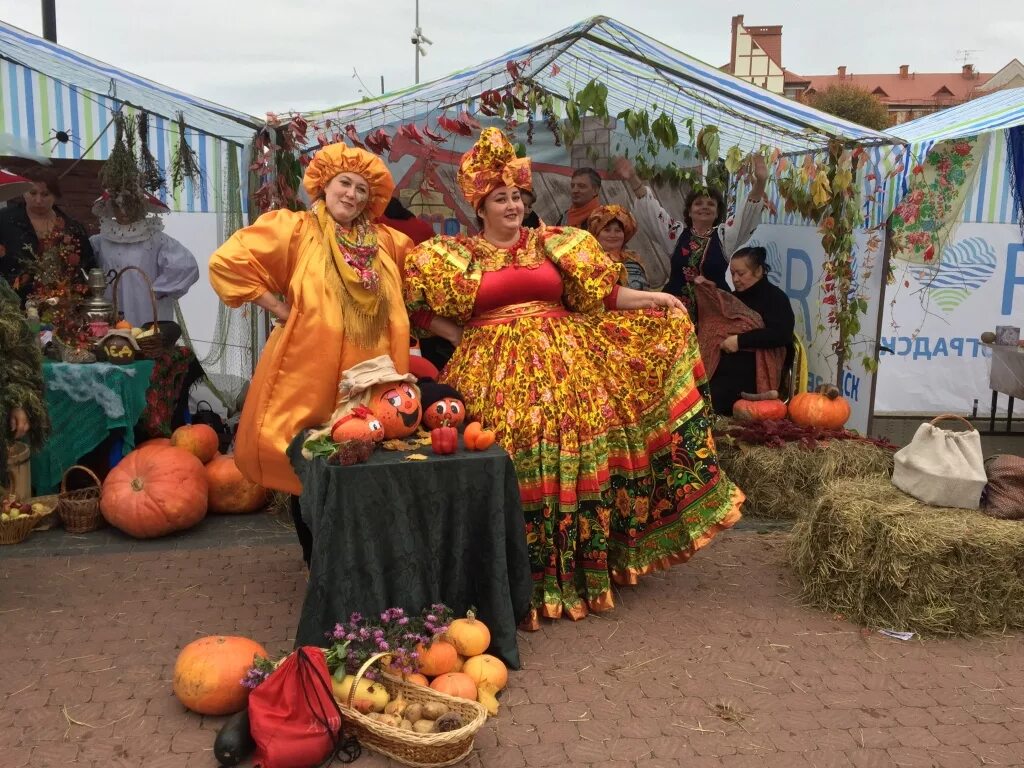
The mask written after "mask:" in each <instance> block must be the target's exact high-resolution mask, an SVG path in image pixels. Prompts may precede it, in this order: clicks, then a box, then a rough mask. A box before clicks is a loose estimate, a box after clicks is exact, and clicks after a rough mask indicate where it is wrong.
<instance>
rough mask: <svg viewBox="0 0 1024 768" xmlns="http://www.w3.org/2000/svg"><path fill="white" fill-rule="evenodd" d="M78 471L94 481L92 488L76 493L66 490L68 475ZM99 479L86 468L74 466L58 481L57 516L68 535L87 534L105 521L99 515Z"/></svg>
mask: <svg viewBox="0 0 1024 768" xmlns="http://www.w3.org/2000/svg"><path fill="white" fill-rule="evenodd" d="M75 469H80V470H81V471H83V472H85V473H87V474H88V475H89V477H91V478H92V479H93V480H95V481H96V487H94V488H80V489H79V490H77V491H69V490H67V483H68V475H69V474H70V473H71V472H72V470H75ZM102 485H103V484H102V483H101V482H100V479H99V478H98V477H96V474H95V473H94V472H93V471H92V470H91V469H89V468H88V467H83V466H82V465H80V464H75V465H74V466H73V467H68V468H67V471H65V472H64V476H63V477H61V479H60V495H59V496H58V497H57V514H58V515H59V516H60V521H61V523H62V524H63V526H64V530H66V531H67V532H68V533H88V532H89V531H95V530H96V529H97V528H101V527H102V526H103V525H104V524H105V523H106V521H105V520H104V519H103V515H101V514H100V488H101V487H102Z"/></svg>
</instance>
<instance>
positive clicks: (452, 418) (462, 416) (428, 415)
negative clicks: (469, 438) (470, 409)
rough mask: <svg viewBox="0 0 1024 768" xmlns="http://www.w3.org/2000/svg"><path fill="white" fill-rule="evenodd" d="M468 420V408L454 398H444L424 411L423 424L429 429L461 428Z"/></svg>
mask: <svg viewBox="0 0 1024 768" xmlns="http://www.w3.org/2000/svg"><path fill="white" fill-rule="evenodd" d="M465 420H466V406H465V405H464V404H463V402H462V401H461V400H456V399H455V398H454V397H443V398H441V399H440V400H438V401H437V402H436V403H431V404H430V405H428V406H427V407H426V408H424V409H423V424H424V426H426V427H427V429H437V428H438V427H444V426H448V427H460V426H462V422H464V421H465Z"/></svg>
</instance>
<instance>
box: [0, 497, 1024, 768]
mask: <svg viewBox="0 0 1024 768" xmlns="http://www.w3.org/2000/svg"><path fill="white" fill-rule="evenodd" d="M292 536H293V534H292V533H291V532H290V531H289V530H288V529H287V527H286V526H284V525H282V524H281V523H280V522H278V521H277V520H276V519H274V518H272V517H271V516H269V515H261V516H256V517H253V518H248V519H245V520H242V519H236V520H232V521H229V522H224V521H220V522H218V523H217V524H212V523H211V524H208V525H204V527H203V528H201V529H200V530H199V531H194V532H191V533H189V534H185V535H183V536H179V537H176V538H174V539H167V540H160V541H158V542H142V543H136V542H130V541H129V540H127V539H125V538H123V537H120V536H119V535H118V534H116V532H97V533H95V534H86V535H83V536H80V537H71V536H68V535H67V534H63V533H59V532H47V533H36V534H33V538H32V539H30V540H29V541H28V542H26V543H25V544H24V545H19V546H16V547H4V548H2V549H0V576H2V580H3V581H2V588H0V628H2V632H0V637H2V638H3V640H2V642H0V702H2V706H0V768H17V767H20V766H32V768H48V767H50V766H54V767H56V766H69V765H74V766H83V767H85V768H93V767H94V768H109V767H115V768H128V767H131V768H135V767H138V768H142V767H143V766H144V767H145V768H215V766H216V761H215V759H214V757H213V753H212V744H213V738H214V735H215V733H216V730H217V728H218V727H219V724H220V723H221V722H222V718H204V717H200V716H197V715H194V714H192V713H189V712H187V711H185V710H184V709H183V708H182V707H181V705H180V704H178V702H177V701H176V700H175V698H174V697H173V695H172V693H171V682H170V680H171V672H172V668H173V665H174V659H175V656H176V654H177V652H178V650H179V649H180V648H181V647H182V646H184V645H185V644H186V643H188V642H189V641H191V640H192V639H194V638H196V637H199V636H201V635H206V634H214V633H223V634H241V635H246V636H250V637H253V638H255V639H258V640H260V641H261V642H262V643H264V644H265V645H266V646H267V648H268V650H270V651H271V652H272V653H280V654H283V653H285V652H287V651H288V650H290V649H291V647H292V638H293V634H294V630H295V626H296V623H297V618H298V613H299V609H300V605H301V601H302V597H303V594H304V590H305V578H304V576H303V569H302V565H301V560H300V558H299V554H298V547H297V545H296V544H295V542H294V539H293V538H292ZM785 539H786V534H785V533H779V532H769V533H764V532H758V531H753V530H749V529H748V530H742V531H732V532H729V533H728V534H725V535H723V536H721V537H720V538H719V540H717V541H716V542H715V543H714V544H713V545H712V546H711V547H710V548H709V549H708V550H706V551H705V552H702V553H701V554H700V555H698V556H697V557H695V558H694V559H693V560H692V561H691V562H690V563H689V564H688V565H685V566H682V567H678V568H675V569H673V570H672V571H670V572H668V573H664V574H657V575H654V576H652V577H649V578H647V579H646V580H645V581H643V582H642V584H641V585H640V586H639V587H637V588H627V589H624V590H622V591H620V592H619V593H618V598H617V600H618V607H617V608H616V610H615V611H613V612H611V613H608V614H604V615H601V616H596V617H591V618H588V619H587V620H585V621H582V622H578V623H573V622H570V621H560V622H555V623H551V624H549V625H547V626H545V627H544V629H543V630H541V631H540V632H537V633H521V634H520V648H521V651H522V657H523V661H524V669H523V670H522V671H519V672H515V673H513V674H512V676H511V682H510V685H509V688H508V689H507V691H506V692H505V693H504V695H503V697H502V709H501V714H500V715H499V716H498V717H497V718H494V719H491V720H490V721H489V722H488V723H487V725H486V726H485V727H484V728H483V730H482V731H481V732H480V733H479V735H478V737H477V740H476V746H477V751H476V752H475V753H474V755H473V756H472V757H471V758H470V759H469V760H467V761H466V763H465V765H467V766H471V767H473V768H478V767H483V768H520V767H521V766H550V765H572V766H595V767H597V766H600V767H601V768H676V767H677V766H683V767H685V768H775V767H778V768H810V767H812V766H813V767H814V768H849V767H850V766H855V767H856V768H875V767H876V766H877V767H878V768H882V767H885V768H888V767H889V766H903V767H905V768H916V767H917V766H921V767H922V768H924V767H928V768H961V767H964V768H966V767H967V766H995V765H1001V766H1015V765H1024V643H1022V641H1021V638H1020V637H1019V636H1015V635H1005V636H1004V635H1001V636H994V637H985V638H980V639H978V638H976V639H972V640H961V639H952V640H924V641H922V640H920V639H915V640H913V641H909V642H903V641H899V640H891V639H888V638H886V637H883V636H881V635H879V634H877V633H871V632H866V631H862V630H861V629H860V628H858V627H855V626H852V625H850V624H848V623H846V622H844V621H842V620H841V619H839V618H837V617H831V616H826V615H822V614H820V613H817V612H814V611H812V610H808V609H805V608H803V607H801V606H800V605H799V604H798V602H797V601H796V599H795V596H794V593H795V590H794V584H793V582H792V580H791V577H790V576H789V575H788V572H787V570H786V568H785V565H784V561H783V554H784V548H785ZM356 765H359V766H363V767H364V768H380V767H383V766H389V765H392V764H391V763H390V762H389V761H387V760H384V759H383V758H380V757H379V756H376V755H374V754H373V753H365V754H364V756H363V757H362V758H360V760H359V761H358V762H357V763H356Z"/></svg>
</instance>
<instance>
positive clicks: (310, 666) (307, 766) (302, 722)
mask: <svg viewBox="0 0 1024 768" xmlns="http://www.w3.org/2000/svg"><path fill="white" fill-rule="evenodd" d="M249 729H250V732H251V733H252V738H253V741H255V742H256V753H255V755H254V756H253V763H254V764H255V765H256V766H261V767H262V768H315V766H322V765H326V764H327V763H330V762H332V761H333V760H334V758H335V757H337V758H338V759H339V760H341V762H343V763H350V762H352V761H353V760H355V759H356V758H357V757H359V752H360V748H359V743H358V742H357V741H356V740H355V737H354V736H349V737H345V736H343V735H342V721H341V711H340V710H339V709H338V704H337V702H335V700H334V694H333V692H332V691H331V674H330V672H328V671H327V662H326V661H325V659H324V652H323V649H321V648H317V647H315V646H304V647H302V648H298V649H297V650H296V651H295V653H293V654H292V655H291V656H289V657H288V658H287V659H285V661H284V662H283V663H282V664H281V666H279V667H278V668H277V669H275V670H274V671H273V672H272V673H271V675H270V676H269V677H268V678H267V679H266V680H264V681H263V683H261V684H260V685H259V687H257V688H256V689H255V690H253V692H252V693H251V694H249Z"/></svg>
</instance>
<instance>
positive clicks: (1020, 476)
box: [981, 454, 1024, 520]
mask: <svg viewBox="0 0 1024 768" xmlns="http://www.w3.org/2000/svg"><path fill="white" fill-rule="evenodd" d="M985 474H987V475H988V484H987V485H986V486H985V493H984V494H983V495H982V497H981V511H982V512H984V513H985V514H986V515H988V516H989V517H998V518H999V519H1000V520H1024V457H1022V456H1011V455H1009V454H1004V455H1001V456H989V457H988V458H987V459H985Z"/></svg>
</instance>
